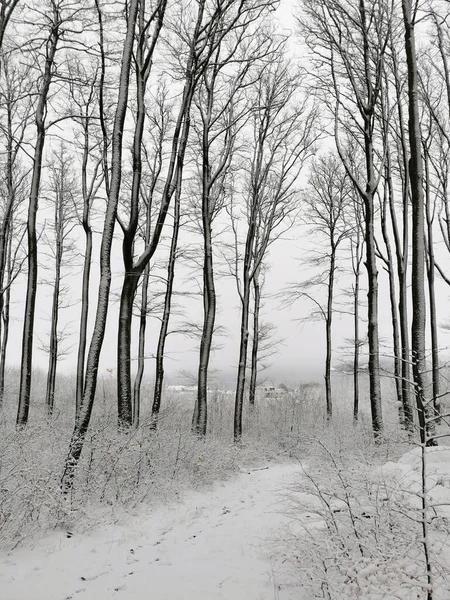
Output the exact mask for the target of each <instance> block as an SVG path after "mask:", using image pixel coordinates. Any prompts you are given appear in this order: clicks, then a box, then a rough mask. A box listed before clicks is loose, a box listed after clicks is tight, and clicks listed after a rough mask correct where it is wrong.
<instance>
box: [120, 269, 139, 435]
mask: <svg viewBox="0 0 450 600" xmlns="http://www.w3.org/2000/svg"><path fill="white" fill-rule="evenodd" d="M138 283H139V275H138V274H137V273H136V272H134V271H131V272H126V273H125V275H124V279H123V284H122V294H121V296H120V306H119V330H118V336H117V409H118V410H117V417H118V427H119V429H127V428H129V427H131V425H132V424H133V407H132V403H131V323H132V319H133V306H134V298H135V296H136V290H137V286H138Z"/></svg>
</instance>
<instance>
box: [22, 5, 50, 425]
mask: <svg viewBox="0 0 450 600" xmlns="http://www.w3.org/2000/svg"><path fill="white" fill-rule="evenodd" d="M53 10H54V14H53V21H52V29H51V33H50V36H49V38H48V40H47V54H46V61H45V69H44V74H43V77H42V84H41V85H42V87H41V90H40V93H39V100H38V105H37V108H36V117H35V122H36V145H35V149H34V157H33V171H32V178H31V189H30V199H29V204H28V220H27V239H28V274H27V290H26V296H25V315H24V323H23V335H22V358H21V363H20V388H19V406H18V410H17V419H16V424H17V426H18V427H25V426H26V425H27V423H28V413H29V410H30V393H31V374H32V369H33V341H34V316H35V306H36V290H37V272H38V262H37V234H36V216H37V210H38V202H39V188H40V183H41V170H42V158H43V153H44V142H45V134H46V126H45V118H46V114H47V97H48V93H49V89H50V84H51V81H52V71H53V63H54V60H55V54H56V49H57V46H58V41H59V36H60V29H59V27H60V14H59V11H58V9H56V8H54V9H53Z"/></svg>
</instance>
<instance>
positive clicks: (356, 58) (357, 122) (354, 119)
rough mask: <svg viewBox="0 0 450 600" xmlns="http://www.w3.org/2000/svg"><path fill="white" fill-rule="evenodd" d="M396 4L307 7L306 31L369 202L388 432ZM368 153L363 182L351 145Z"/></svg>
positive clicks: (376, 400)
mask: <svg viewBox="0 0 450 600" xmlns="http://www.w3.org/2000/svg"><path fill="white" fill-rule="evenodd" d="M392 10H393V9H392V5H391V4H390V3H387V2H385V0H376V1H375V2H366V0H359V1H358V2H357V3H353V2H350V1H347V0H344V1H342V0H339V1H338V0H332V1H331V2H329V1H325V0H319V1H316V0H305V2H304V3H303V16H302V17H301V18H300V21H301V27H302V31H303V32H304V34H305V36H306V40H307V43H308V45H309V47H310V48H311V51H312V52H313V53H314V56H312V57H311V60H312V61H313V63H314V67H315V71H314V73H312V74H313V75H314V76H315V78H316V82H317V83H316V89H317V91H318V93H319V94H320V97H321V100H322V102H323V105H324V106H325V107H327V108H328V110H329V113H330V117H331V118H332V119H333V121H334V137H335V141H336V146H337V149H338V152H339V155H340V157H341V160H342V161H343V163H344V166H345V169H346V171H347V173H348V175H349V177H350V178H351V179H352V181H353V184H354V185H355V187H356V189H357V190H358V193H359V195H360V197H361V200H362V202H363V203H364V219H365V249H366V260H365V265H366V270H367V279H368V294H367V297H368V340H369V380H370V402H371V412H372V428H373V432H374V435H375V436H376V437H378V436H379V434H380V433H381V432H382V430H383V416H382V404H381V384H380V351H379V332H378V269H377V260H376V245H375V197H376V191H377V188H378V184H379V181H380V178H381V177H382V173H383V156H384V151H383V139H382V135H381V132H380V118H379V116H380V94H381V90H382V80H383V69H384V63H385V57H386V49H387V45H388V41H389V38H390V32H391V26H392ZM349 141H352V144H350V146H351V145H353V146H359V147H361V149H362V151H363V156H364V163H365V164H364V167H365V168H364V175H363V176H362V177H361V176H360V173H359V172H355V169H354V168H352V162H351V157H350V156H349V155H348V153H347V152H346V148H348V147H349V144H348V143H347V142H349Z"/></svg>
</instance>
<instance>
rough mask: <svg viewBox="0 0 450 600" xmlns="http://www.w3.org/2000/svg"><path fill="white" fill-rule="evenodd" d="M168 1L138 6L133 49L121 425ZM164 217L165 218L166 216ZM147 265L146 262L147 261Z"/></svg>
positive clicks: (127, 417)
mask: <svg viewBox="0 0 450 600" xmlns="http://www.w3.org/2000/svg"><path fill="white" fill-rule="evenodd" d="M166 6H167V1H166V0H158V2H157V4H156V6H155V7H154V8H153V7H152V8H151V10H150V12H149V14H147V13H146V7H145V3H144V2H140V3H139V9H138V20H137V24H138V27H137V29H138V32H137V36H138V43H137V47H136V51H135V53H134V63H135V65H134V66H135V76H136V103H137V107H136V118H135V128H134V133H133V145H132V162H133V173H132V185H131V192H130V202H129V206H128V207H127V209H128V222H127V223H125V221H124V219H123V218H120V217H119V215H118V222H119V224H120V226H121V228H122V232H123V242H122V256H123V264H124V268H125V274H124V281H123V285H122V293H121V298H120V308H119V333H118V362H117V372H118V380H117V385H118V389H117V400H118V420H119V427H128V426H130V425H131V424H132V420H133V407H132V398H131V372H130V355H129V352H130V347H131V319H132V313H133V304H134V299H135V294H136V289H137V285H138V282H139V278H140V275H141V273H142V271H143V269H142V270H141V271H138V272H136V271H135V270H134V251H135V239H136V235H137V231H138V227H139V208H140V198H141V183H142V146H143V136H144V130H145V120H146V116H147V113H146V107H145V93H146V88H147V83H148V80H149V77H150V73H151V69H152V66H153V55H154V52H155V49H156V45H157V42H158V38H159V35H160V32H161V28H162V26H163V22H164V15H165V12H166ZM163 220H164V219H163ZM144 268H145V265H144Z"/></svg>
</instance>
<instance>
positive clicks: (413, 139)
mask: <svg viewBox="0 0 450 600" xmlns="http://www.w3.org/2000/svg"><path fill="white" fill-rule="evenodd" d="M402 12H403V24H404V32H405V53H406V63H407V68H408V102H409V104H408V114H409V122H408V129H409V149H410V159H409V182H410V186H411V203H412V239H411V242H412V265H411V270H412V273H411V278H412V285H411V291H412V310H413V319H412V328H411V352H412V372H413V378H414V391H415V397H416V405H417V412H418V417H419V432H420V440H421V443H422V444H431V445H434V444H435V440H434V437H433V436H432V435H431V434H432V431H431V430H432V423H433V422H432V421H430V419H427V415H426V414H425V411H426V410H427V409H428V408H429V402H428V401H427V397H426V394H427V391H428V389H427V381H426V374H427V365H426V301H425V210H424V208H425V202H424V190H423V158H422V136H421V128H420V112H419V89H418V86H419V72H418V66H417V55H416V42H415V25H416V18H417V5H414V6H413V5H412V3H411V1H410V0H402ZM430 429H431V430H430ZM429 597H430V598H431V595H430V596H429Z"/></svg>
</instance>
